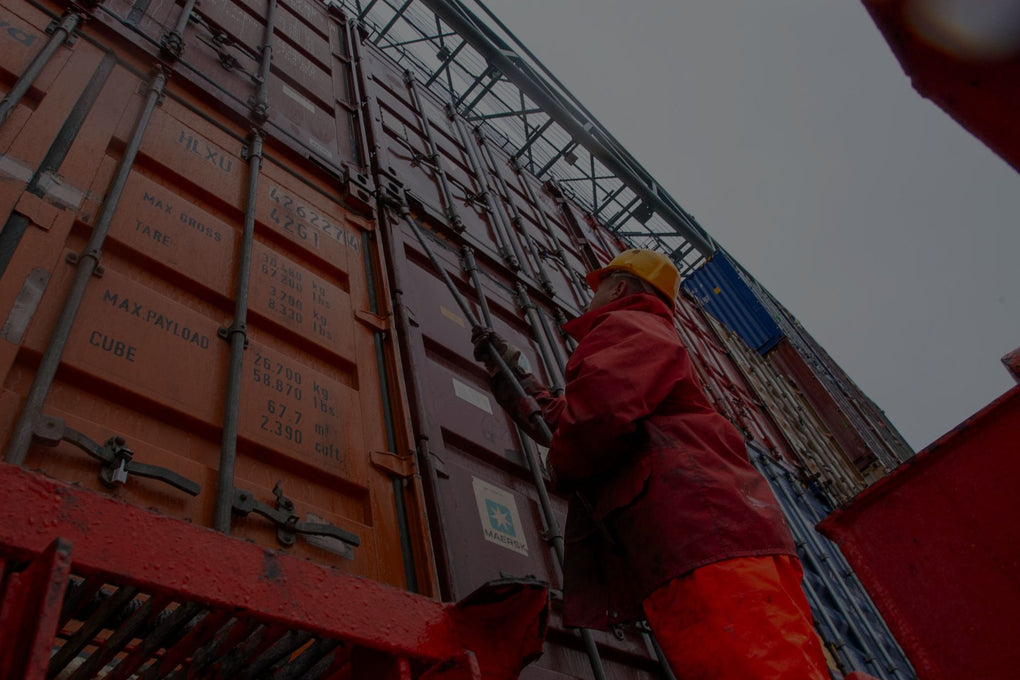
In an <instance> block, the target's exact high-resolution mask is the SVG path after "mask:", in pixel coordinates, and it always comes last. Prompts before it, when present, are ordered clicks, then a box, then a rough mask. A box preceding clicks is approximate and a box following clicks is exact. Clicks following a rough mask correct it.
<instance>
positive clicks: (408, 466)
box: [368, 451, 417, 479]
mask: <svg viewBox="0 0 1020 680" xmlns="http://www.w3.org/2000/svg"><path fill="white" fill-rule="evenodd" d="M368 459H369V461H371V463H372V465H373V467H376V468H378V469H380V470H382V471H383V472H387V473H389V474H390V475H392V476H394V477H400V478H401V479H407V478H409V477H413V476H414V474H415V472H416V471H417V470H416V467H415V464H414V456H400V455H397V454H395V453H393V452H392V451H372V452H370V453H369V454H368Z"/></svg>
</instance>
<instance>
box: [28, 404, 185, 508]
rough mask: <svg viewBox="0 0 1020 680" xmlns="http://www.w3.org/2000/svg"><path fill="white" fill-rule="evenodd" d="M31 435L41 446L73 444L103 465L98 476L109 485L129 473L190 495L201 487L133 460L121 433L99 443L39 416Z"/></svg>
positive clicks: (56, 420) (60, 422)
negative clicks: (101, 443)
mask: <svg viewBox="0 0 1020 680" xmlns="http://www.w3.org/2000/svg"><path fill="white" fill-rule="evenodd" d="M32 438H33V439H35V441H37V442H38V443H40V444H42V445H43V446H56V445H57V444H59V443H60V442H61V441H65V442H68V443H70V444H74V445H75V446H77V447H78V448H79V449H81V450H82V451H84V452H85V453H87V454H89V455H90V456H92V457H93V458H95V459H96V460H98V461H99V462H101V463H102V464H103V465H102V467H100V468H99V479H100V480H102V482H103V484H105V485H106V486H109V487H114V486H117V485H118V484H124V483H126V482H127V478H128V475H129V474H131V475H135V476H137V477H147V478H148V479H154V480H156V481H158V482H163V483H165V484H169V485H170V486H172V487H174V488H175V489H180V490H181V491H183V492H184V493H186V494H190V495H192V496H197V495H198V494H199V492H200V491H201V490H202V487H201V486H200V485H199V484H197V483H195V482H193V481H191V480H190V479H187V478H185V477H182V476H181V475H179V474H177V473H176V472H174V471H172V470H167V469H166V468H162V467H158V466H156V465H146V464H145V463H136V462H134V461H133V460H132V458H134V455H135V454H134V452H133V451H132V450H131V449H129V448H128V447H127V444H126V442H125V441H124V438H123V437H121V436H120V435H114V436H112V437H110V438H109V439H107V440H106V443H105V444H103V445H102V446H100V445H99V444H97V443H96V442H94V441H92V440H91V439H89V438H88V437H86V436H85V435H84V434H82V433H81V432H78V431H77V430H72V429H71V428H69V427H68V426H67V424H66V423H65V422H64V420H63V419H62V418H57V417H55V416H47V415H40V416H39V418H38V420H37V421H36V424H35V427H34V428H33V430H32Z"/></svg>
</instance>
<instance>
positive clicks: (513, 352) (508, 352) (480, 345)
mask: <svg viewBox="0 0 1020 680" xmlns="http://www.w3.org/2000/svg"><path fill="white" fill-rule="evenodd" d="M471 344H473V345H474V346H475V361H480V362H481V363H482V364H484V365H485V370H486V371H488V372H489V375H490V376H492V375H496V374H497V373H499V364H498V363H496V360H495V359H494V358H493V356H492V352H491V351H490V349H489V348H490V347H491V348H492V349H493V350H495V351H496V353H497V354H498V355H499V356H500V357H501V358H502V359H503V361H504V362H505V363H506V365H507V366H509V367H510V369H511V370H516V371H519V370H520V360H521V350H519V349H517V348H516V347H514V346H513V345H511V344H510V343H509V342H507V341H506V338H504V337H503V336H502V335H500V334H499V333H497V332H496V331H494V330H492V329H491V328H484V327H482V326H475V327H474V328H473V329H471Z"/></svg>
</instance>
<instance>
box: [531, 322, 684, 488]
mask: <svg viewBox="0 0 1020 680" xmlns="http://www.w3.org/2000/svg"><path fill="white" fill-rule="evenodd" d="M686 361H687V357H686V355H685V353H684V351H683V349H682V347H681V346H680V345H679V343H678V342H677V339H676V331H675V330H674V329H673V328H672V327H671V326H670V325H669V324H668V323H662V322H660V321H659V320H658V319H649V315H647V314H640V313H636V312H619V313H615V314H611V315H608V316H607V317H606V318H605V319H604V320H603V321H601V322H600V323H599V324H598V325H597V326H595V327H593V328H592V329H591V330H590V331H589V332H588V334H587V335H586V336H585V337H584V339H583V340H582V342H581V344H580V345H578V348H577V350H575V352H574V354H573V356H571V359H570V363H569V364H568V365H567V375H566V399H565V401H564V403H563V406H562V408H561V411H560V413H559V416H558V418H557V427H556V430H555V433H554V436H553V441H552V444H551V445H550V450H549V459H548V462H549V465H550V467H552V468H553V470H554V471H555V472H556V474H557V476H558V477H559V478H560V479H561V480H563V481H566V482H571V481H582V480H584V479H585V478H587V477H590V476H592V475H597V474H600V473H603V472H607V471H609V470H611V469H612V468H613V467H614V466H615V465H616V464H617V463H618V462H619V461H620V458H621V456H623V455H626V454H627V453H628V452H630V451H632V450H633V446H634V444H635V443H637V442H636V440H635V438H636V437H639V436H642V435H643V432H642V431H641V430H640V422H641V420H642V419H644V418H646V417H648V416H649V415H651V414H652V413H653V412H654V411H655V409H656V407H658V406H659V404H661V403H662V402H663V401H664V400H665V399H666V398H667V397H668V396H669V395H670V393H671V392H672V391H673V389H674V386H675V384H676V381H677V377H678V375H680V373H681V372H682V371H681V370H680V369H681V367H682V365H684V363H685V362H686Z"/></svg>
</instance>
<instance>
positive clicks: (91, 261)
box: [5, 70, 167, 465]
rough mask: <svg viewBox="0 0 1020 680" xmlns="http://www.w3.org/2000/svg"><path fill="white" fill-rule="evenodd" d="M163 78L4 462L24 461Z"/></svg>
mask: <svg viewBox="0 0 1020 680" xmlns="http://www.w3.org/2000/svg"><path fill="white" fill-rule="evenodd" d="M166 78H167V76H166V73H164V72H163V71H162V70H159V71H158V72H157V73H156V75H155V77H154V78H153V79H152V82H151V83H150V84H149V91H148V94H147V95H146V97H145V104H144V106H143V107H142V112H141V114H140V115H139V116H138V120H137V122H136V123H135V128H134V131H133V132H132V133H131V139H130V140H129V141H128V143H127V146H126V147H125V148H124V155H123V156H121V159H120V163H119V164H118V165H117V171H116V173H115V174H114V176H113V181H112V182H111V183H110V188H109V190H107V192H106V200H105V201H103V206H102V208H100V210H99V214H98V216H97V217H96V223H95V225H94V226H93V227H92V235H91V236H90V237H89V241H88V244H87V245H86V246H85V250H84V251H83V252H82V253H81V255H80V256H78V258H77V265H78V269H77V272H76V273H75V278H74V282H73V283H72V284H71V289H70V290H69V291H68V292H67V298H65V300H64V306H63V308H62V309H61V310H60V317H59V318H58V319H57V324H56V326H55V327H54V329H53V332H52V333H51V334H50V341H49V343H48V344H47V345H46V351H45V352H44V353H43V357H42V361H40V363H39V368H38V369H37V370H36V373H35V379H34V380H33V381H32V386H31V388H29V391H28V396H27V397H26V398H25V404H24V406H22V409H21V415H20V416H19V417H18V422H17V424H16V425H15V426H14V431H13V433H12V434H11V440H10V443H9V444H8V445H7V453H6V456H5V457H6V459H7V462H8V463H11V464H13V465H21V464H22V463H24V462H25V456H26V455H27V453H28V447H29V444H31V442H32V428H33V426H34V425H35V420H36V417H37V416H38V414H39V411H40V410H41V409H42V406H43V402H44V401H46V395H47V394H49V391H50V386H51V385H52V384H53V379H54V378H55V377H56V374H57V368H58V367H59V366H60V357H61V355H62V354H63V352H64V347H65V346H66V345H67V339H68V338H69V337H70V335H71V328H72V326H74V320H75V318H76V317H77V316H78V310H79V309H80V308H81V302H82V299H83V298H84V297H85V290H86V289H87V288H88V285H89V279H90V278H91V277H92V275H93V274H94V273H95V272H96V270H97V269H98V268H99V260H100V258H101V257H102V248H103V243H104V241H105V240H106V233H107V232H108V231H109V229H110V223H111V221H112V220H113V215H114V212H116V210H117V205H118V203H119V202H120V196H121V194H122V193H123V191H124V184H125V183H126V182H127V179H128V175H129V174H130V172H131V166H132V165H133V164H134V162H135V156H136V155H137V154H138V149H139V147H140V146H141V144H142V137H143V136H144V135H145V129H146V128H147V127H148V125H149V119H150V118H151V117H152V111H153V109H155V108H156V104H157V103H158V102H159V100H160V98H161V97H162V96H163V87H164V86H165V85H166Z"/></svg>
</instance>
